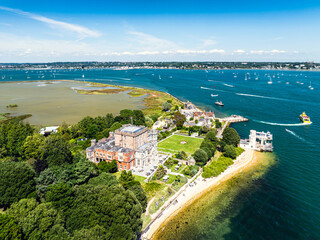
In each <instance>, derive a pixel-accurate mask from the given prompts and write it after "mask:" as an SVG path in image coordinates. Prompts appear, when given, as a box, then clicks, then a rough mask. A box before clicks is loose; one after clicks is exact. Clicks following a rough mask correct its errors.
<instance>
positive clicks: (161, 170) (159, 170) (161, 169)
mask: <svg viewBox="0 0 320 240" xmlns="http://www.w3.org/2000/svg"><path fill="white" fill-rule="evenodd" d="M166 174H167V170H166V169H165V168H164V167H163V165H159V167H158V168H157V171H156V172H155V174H154V176H155V177H156V179H157V180H160V179H161V178H163V177H164V176H165V175H166Z"/></svg>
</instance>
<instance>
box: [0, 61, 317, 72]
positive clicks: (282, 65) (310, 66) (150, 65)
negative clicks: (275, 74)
mask: <svg viewBox="0 0 320 240" xmlns="http://www.w3.org/2000/svg"><path fill="white" fill-rule="evenodd" d="M53 68H54V69H96V68H102V69H103V68H115V69H118V70H126V69H141V68H143V69H155V68H156V69H215V70H219V69H266V70H272V69H275V70H314V71H317V70H320V63H314V62H52V63H0V69H53Z"/></svg>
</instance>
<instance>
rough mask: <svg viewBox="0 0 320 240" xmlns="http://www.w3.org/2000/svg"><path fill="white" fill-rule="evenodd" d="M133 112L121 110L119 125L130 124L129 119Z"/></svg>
mask: <svg viewBox="0 0 320 240" xmlns="http://www.w3.org/2000/svg"><path fill="white" fill-rule="evenodd" d="M133 115H134V113H133V111H132V110H130V109H123V110H121V111H120V118H121V123H122V124H126V123H131V118H133Z"/></svg>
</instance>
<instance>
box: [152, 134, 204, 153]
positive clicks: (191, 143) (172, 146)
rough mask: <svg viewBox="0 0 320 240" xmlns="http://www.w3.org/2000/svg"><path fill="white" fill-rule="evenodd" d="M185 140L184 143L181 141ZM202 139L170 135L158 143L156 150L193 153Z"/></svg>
mask: <svg viewBox="0 0 320 240" xmlns="http://www.w3.org/2000/svg"><path fill="white" fill-rule="evenodd" d="M182 141H185V142H186V143H185V144H182V143H181V142H182ZM202 141H203V139H199V138H193V137H187V136H180V135H172V136H170V137H168V138H167V139H165V140H164V141H162V142H160V143H158V150H159V151H163V152H174V151H175V152H178V151H185V152H186V153H194V152H195V151H196V150H197V149H198V148H200V145H201V143H202Z"/></svg>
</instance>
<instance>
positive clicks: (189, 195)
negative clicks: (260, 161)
mask: <svg viewBox="0 0 320 240" xmlns="http://www.w3.org/2000/svg"><path fill="white" fill-rule="evenodd" d="M256 159H257V156H256V154H255V153H254V151H252V150H248V149H247V150H245V151H244V152H243V153H242V154H241V155H240V156H238V158H237V159H236V160H235V161H234V164H232V165H231V166H230V167H229V168H228V169H227V170H226V171H224V172H223V173H221V174H220V175H219V176H217V177H213V178H210V179H206V181H203V178H202V177H201V173H202V171H200V174H199V175H200V176H198V177H197V178H196V182H197V184H196V185H195V186H193V187H190V186H189V182H188V183H187V187H186V188H182V189H181V191H179V192H178V193H176V194H175V195H174V196H173V197H172V198H170V199H169V200H168V201H169V204H167V207H164V209H165V210H164V211H163V212H161V210H159V211H158V212H157V213H155V214H154V215H156V218H155V219H154V220H153V222H151V224H149V225H148V226H147V227H146V228H145V229H144V230H143V233H142V235H141V239H153V237H154V235H156V234H157V233H158V232H159V231H161V229H164V227H165V225H166V223H167V222H169V221H170V219H171V218H172V217H174V216H175V215H176V214H177V213H178V212H180V211H182V210H183V209H185V208H187V207H188V206H190V205H191V204H192V203H193V202H194V201H196V200H197V199H199V198H201V197H202V196H203V195H204V194H206V193H208V192H209V191H214V190H215V188H216V187H217V186H218V185H219V184H220V183H222V182H225V181H227V180H228V179H230V178H232V177H234V176H235V175H237V174H238V173H240V172H242V171H243V170H244V169H246V168H249V167H250V166H251V165H252V164H253V163H254V162H255V160H256ZM176 195H179V196H178V197H177V196H176ZM172 199H177V201H178V202H176V203H175V204H170V201H172Z"/></svg>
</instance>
